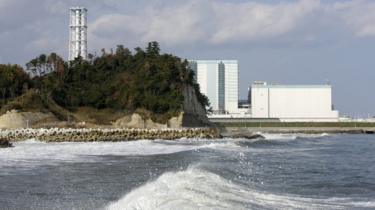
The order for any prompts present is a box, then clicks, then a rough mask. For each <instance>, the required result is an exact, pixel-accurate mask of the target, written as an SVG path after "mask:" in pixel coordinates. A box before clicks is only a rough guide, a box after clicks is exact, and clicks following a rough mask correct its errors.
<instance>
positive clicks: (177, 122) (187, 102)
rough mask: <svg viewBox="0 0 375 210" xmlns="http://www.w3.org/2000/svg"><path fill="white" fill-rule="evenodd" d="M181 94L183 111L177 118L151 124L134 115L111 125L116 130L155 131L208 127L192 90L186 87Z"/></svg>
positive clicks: (148, 120)
mask: <svg viewBox="0 0 375 210" xmlns="http://www.w3.org/2000/svg"><path fill="white" fill-rule="evenodd" d="M183 94H184V103H183V107H182V109H183V111H182V112H181V113H180V114H179V115H178V116H176V117H172V118H171V119H169V120H168V122H167V123H165V124H161V123H156V122H153V121H152V120H151V119H144V118H142V116H141V115H139V114H137V113H134V114H132V115H128V116H124V117H122V118H120V119H118V120H116V122H114V124H113V125H114V126H115V127H117V128H155V129H163V128H183V127H207V126H210V122H209V120H208V118H207V116H206V111H205V109H204V108H203V107H202V105H201V104H200V103H199V102H198V99H197V95H196V93H195V90H194V88H193V87H192V86H189V85H186V86H185V87H184V89H183Z"/></svg>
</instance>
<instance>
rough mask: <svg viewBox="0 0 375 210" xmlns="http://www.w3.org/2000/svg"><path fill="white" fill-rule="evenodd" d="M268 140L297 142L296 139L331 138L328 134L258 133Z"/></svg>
mask: <svg viewBox="0 0 375 210" xmlns="http://www.w3.org/2000/svg"><path fill="white" fill-rule="evenodd" d="M258 134H260V135H262V136H263V137H264V138H265V139H267V140H296V139H316V138H324V137H327V136H330V134H327V133H321V134H303V133H290V134H289V133H286V134H282V133H279V134H273V133H258Z"/></svg>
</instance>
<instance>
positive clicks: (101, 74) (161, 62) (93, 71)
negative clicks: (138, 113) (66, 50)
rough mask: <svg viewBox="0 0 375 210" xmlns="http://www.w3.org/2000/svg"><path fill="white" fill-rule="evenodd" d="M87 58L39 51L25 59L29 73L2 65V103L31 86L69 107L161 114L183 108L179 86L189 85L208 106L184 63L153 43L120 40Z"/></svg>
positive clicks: (204, 104)
mask: <svg viewBox="0 0 375 210" xmlns="http://www.w3.org/2000/svg"><path fill="white" fill-rule="evenodd" d="M88 57H89V58H88V59H87V60H83V59H82V58H81V57H78V58H76V59H75V60H74V61H70V62H67V61H64V60H63V59H62V58H61V57H60V56H58V55H57V54H56V53H51V54H50V55H44V54H42V55H40V56H38V57H36V58H34V59H32V60H31V61H30V62H28V63H27V64H26V68H27V69H26V71H27V72H28V74H27V73H25V71H23V69H22V67H20V66H17V65H0V90H1V101H2V103H1V104H2V105H4V104H5V103H6V102H7V101H9V100H12V99H13V98H15V97H17V96H20V95H22V94H23V93H25V92H26V91H27V90H28V89H33V90H37V91H38V92H39V93H40V94H41V96H42V97H45V98H47V99H49V100H51V99H52V100H53V101H54V102H56V103H57V104H58V105H60V106H62V107H64V108H66V109H68V110H71V111H74V110H75V109H77V108H78V107H93V108H96V109H113V110H126V111H128V112H133V111H135V110H137V109H145V110H148V111H150V112H152V113H156V114H165V113H174V112H179V111H181V110H182V104H183V100H184V96H183V92H182V91H183V87H184V85H191V86H193V87H194V88H195V89H196V93H197V97H198V101H199V102H200V103H201V104H202V105H203V107H207V106H208V105H209V104H208V99H207V97H205V96H204V95H202V94H201V93H200V91H199V86H198V84H196V83H195V82H194V79H193V77H194V75H193V72H192V71H191V70H189V68H188V62H187V61H186V60H182V59H180V58H178V57H176V56H174V55H171V54H161V53H160V47H159V44H158V43H157V42H150V43H149V44H148V46H147V47H146V49H142V48H139V47H138V48H135V51H134V52H132V51H131V50H129V49H128V48H125V47H124V46H122V45H118V46H117V47H116V49H115V51H114V52H113V51H112V50H111V52H109V53H108V52H106V51H105V50H102V54H101V55H100V56H93V55H89V56H88Z"/></svg>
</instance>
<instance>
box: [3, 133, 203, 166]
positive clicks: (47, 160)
mask: <svg viewBox="0 0 375 210" xmlns="http://www.w3.org/2000/svg"><path fill="white" fill-rule="evenodd" d="M197 148H199V147H198V146H194V145H193V146H189V145H164V144H158V143H154V142H152V141H148V140H139V141H130V142H94V143H72V142H63V143H43V142H40V141H36V140H35V139H32V140H28V141H24V142H16V143H14V147H12V148H5V149H1V151H0V167H1V166H11V165H16V166H28V165H30V166H32V165H35V164H36V165H39V164H53V163H58V162H71V161H82V160H84V161H95V156H103V155H155V154H171V153H176V152H181V151H188V150H194V149H197Z"/></svg>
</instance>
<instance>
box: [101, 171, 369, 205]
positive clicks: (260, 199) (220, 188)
mask: <svg viewBox="0 0 375 210" xmlns="http://www.w3.org/2000/svg"><path fill="white" fill-rule="evenodd" d="M259 206H260V207H262V208H267V209H268V208H270V209H342V208H356V207H375V205H374V202H373V201H368V202H365V203H363V202H353V201H352V200H351V199H346V198H344V199H334V198H333V199H332V198H330V199H316V198H304V197H299V196H295V195H276V194H272V193H267V192H259V191H256V190H252V189H248V188H246V187H244V186H241V185H237V184H234V183H232V182H231V181H229V180H226V179H223V178H222V177H220V176H218V175H216V174H213V173H210V172H207V171H205V170H201V169H198V168H196V167H191V168H189V169H187V170H185V171H179V172H167V173H164V174H163V175H161V176H160V177H159V178H158V179H156V180H154V181H151V182H148V183H146V184H144V185H143V186H141V187H139V188H136V189H134V190H132V191H131V192H130V193H128V194H126V195H125V196H124V197H123V198H121V199H120V200H118V201H116V202H113V203H110V204H109V205H108V206H107V209H108V210H117V209H135V210H137V209H142V210H148V209H150V210H151V209H248V208H252V207H253V208H254V207H257V208H259Z"/></svg>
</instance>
